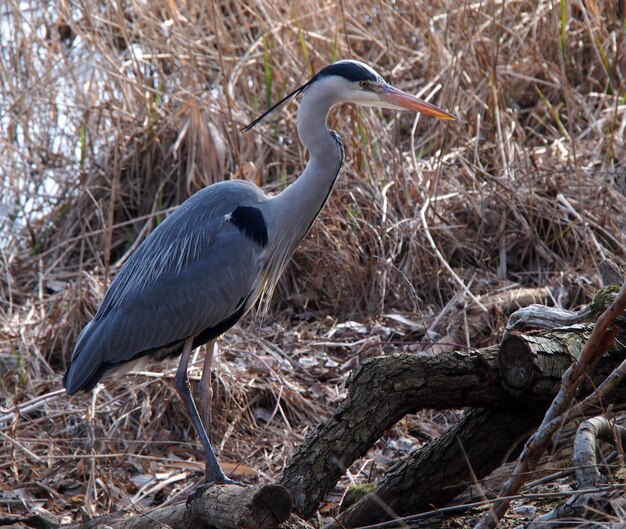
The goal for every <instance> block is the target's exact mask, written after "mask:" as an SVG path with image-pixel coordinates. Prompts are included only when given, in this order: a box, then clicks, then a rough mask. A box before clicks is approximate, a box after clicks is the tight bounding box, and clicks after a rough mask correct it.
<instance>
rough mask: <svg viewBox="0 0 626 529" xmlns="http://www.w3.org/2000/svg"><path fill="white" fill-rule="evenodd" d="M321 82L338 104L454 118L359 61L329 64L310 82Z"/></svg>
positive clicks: (313, 83) (314, 83) (315, 83)
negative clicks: (391, 82) (396, 85)
mask: <svg viewBox="0 0 626 529" xmlns="http://www.w3.org/2000/svg"><path fill="white" fill-rule="evenodd" d="M310 83H311V85H313V86H314V85H317V84H319V85H322V84H323V85H325V86H324V88H325V90H326V91H328V92H331V91H332V92H334V93H335V97H336V98H337V102H338V103H355V104H357V105H363V106H369V107H378V108H390V109H395V110H412V111H414V112H419V113H421V114H425V115H427V116H433V117H436V118H439V119H445V120H454V119H456V117H455V116H453V115H452V114H450V113H449V112H446V111H445V110H443V109H441V108H439V107H437V106H435V105H433V104H431V103H428V102H427V101H424V100H422V99H419V98H418V97H415V96H413V95H411V94H407V93H406V92H403V91H402V90H399V89H397V88H395V87H393V86H391V85H390V84H388V83H387V82H386V81H385V80H384V79H383V78H382V77H381V76H380V75H379V74H378V73H377V72H376V71H375V70H374V69H372V68H371V67H369V66H368V65H367V64H364V63H362V62H359V61H354V60H343V61H337V62H334V63H332V64H329V65H328V66H326V67H325V68H324V69H322V70H320V71H319V72H318V74H317V75H316V76H315V77H314V78H313V79H312V80H311V81H310Z"/></svg>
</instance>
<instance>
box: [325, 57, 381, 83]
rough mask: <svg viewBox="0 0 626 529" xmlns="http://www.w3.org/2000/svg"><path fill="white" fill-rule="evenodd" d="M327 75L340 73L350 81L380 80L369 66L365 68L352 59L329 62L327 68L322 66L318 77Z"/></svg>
mask: <svg viewBox="0 0 626 529" xmlns="http://www.w3.org/2000/svg"><path fill="white" fill-rule="evenodd" d="M326 75H339V76H340V77H344V78H346V79H347V80H348V81H351V82H357V81H374V82H379V81H380V80H381V79H379V78H378V77H377V76H376V75H374V74H373V73H372V72H371V71H369V70H368V69H367V68H363V66H361V65H360V64H358V63H356V62H352V61H341V62H335V63H333V64H329V65H328V66H326V67H325V68H322V69H321V70H320V71H319V72H318V73H317V75H316V77H324V76H326Z"/></svg>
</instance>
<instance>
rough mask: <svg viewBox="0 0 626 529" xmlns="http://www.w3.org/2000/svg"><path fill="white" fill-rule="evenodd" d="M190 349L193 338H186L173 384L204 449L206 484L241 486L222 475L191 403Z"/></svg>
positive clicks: (194, 406)
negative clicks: (188, 372)
mask: <svg viewBox="0 0 626 529" xmlns="http://www.w3.org/2000/svg"><path fill="white" fill-rule="evenodd" d="M192 348H193V337H192V338H187V340H185V343H184V345H183V354H182V357H181V359H180V364H179V365H178V370H177V371H176V377H175V379H174V382H175V384H176V389H177V390H178V393H179V394H180V396H181V398H182V399H183V402H184V403H185V408H187V413H189V416H190V417H191V422H192V423H193V426H194V428H195V429H196V432H197V433H198V437H200V442H201V443H202V446H203V447H204V454H205V459H206V473H205V477H206V482H207V483H227V484H231V485H241V483H238V482H237V481H233V480H231V479H228V478H227V477H226V475H225V474H224V471H223V470H222V467H220V464H219V462H218V461H217V457H215V452H214V451H213V447H212V446H211V441H209V437H208V436H207V434H206V430H205V429H204V425H203V424H202V419H200V415H198V409H197V408H196V403H195V402H194V401H193V397H192V395H191V385H190V384H189V377H188V376H187V367H188V365H189V355H190V353H191V349H192Z"/></svg>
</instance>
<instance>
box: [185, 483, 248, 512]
mask: <svg viewBox="0 0 626 529" xmlns="http://www.w3.org/2000/svg"><path fill="white" fill-rule="evenodd" d="M214 485H237V486H238V487H247V486H248V485H246V484H245V483H241V482H240V481H235V480H232V479H230V478H227V477H226V476H221V477H220V478H218V479H214V480H212V481H205V482H204V483H203V484H202V485H200V486H198V487H197V488H196V490H194V491H193V492H192V493H191V494H190V495H189V496H187V501H186V502H185V505H186V506H187V508H189V506H190V505H191V504H192V503H193V502H195V501H198V498H199V497H200V496H202V494H203V493H204V492H205V491H206V490H207V489H209V488H210V487H213V486H214Z"/></svg>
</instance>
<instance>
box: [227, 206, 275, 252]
mask: <svg viewBox="0 0 626 529" xmlns="http://www.w3.org/2000/svg"><path fill="white" fill-rule="evenodd" d="M230 222H231V223H232V224H233V225H234V226H236V227H237V229H238V230H239V231H240V232H241V233H243V234H244V235H245V236H246V237H248V239H250V240H252V241H254V242H255V243H257V244H258V245H259V246H261V247H265V246H267V225H266V224H265V219H264V218H263V214H262V213H261V210H259V208H255V207H254V206H238V207H237V208H236V209H235V211H233V212H232V213H231V214H230Z"/></svg>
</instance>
